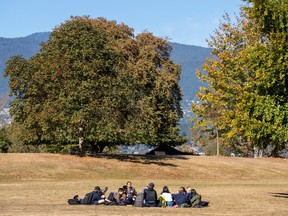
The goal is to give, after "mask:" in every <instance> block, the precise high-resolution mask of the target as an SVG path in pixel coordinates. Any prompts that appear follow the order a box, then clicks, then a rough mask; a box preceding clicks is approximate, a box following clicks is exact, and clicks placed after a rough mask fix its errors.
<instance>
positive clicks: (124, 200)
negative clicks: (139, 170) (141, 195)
mask: <svg viewBox="0 0 288 216" xmlns="http://www.w3.org/2000/svg"><path fill="white" fill-rule="evenodd" d="M118 205H120V206H126V205H133V199H132V197H131V196H128V195H127V193H125V192H124V193H123V194H122V196H121V197H120V199H119V201H118Z"/></svg>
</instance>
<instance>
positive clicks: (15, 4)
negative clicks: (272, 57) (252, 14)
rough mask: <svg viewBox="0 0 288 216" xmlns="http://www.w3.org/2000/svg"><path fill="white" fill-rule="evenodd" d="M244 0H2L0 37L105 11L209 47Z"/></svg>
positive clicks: (133, 24)
mask: <svg viewBox="0 0 288 216" xmlns="http://www.w3.org/2000/svg"><path fill="white" fill-rule="evenodd" d="M242 4H244V3H243V2H242V0H0V37H6V38H13V37H24V36H27V35H30V34H32V33H35V32H47V31H52V30H53V28H54V27H56V26H58V25H60V24H61V23H63V22H65V21H66V20H68V19H69V18H70V16H83V15H89V16H90V17H91V18H97V17H105V18H106V19H108V20H116V21H117V22H118V23H121V22H123V23H125V24H127V25H128V26H129V27H132V28H134V30H135V33H136V34H138V33H141V32H143V31H145V30H147V31H150V32H153V34H154V35H155V36H159V37H168V38H169V40H170V41H173V42H178V43H182V44H189V45H198V46H203V47H207V43H206V42H205V39H207V38H209V35H211V34H213V31H214V30H215V28H217V27H218V26H219V20H222V16H223V14H224V13H225V12H227V13H228V14H229V15H231V17H234V13H236V14H237V15H238V14H239V8H240V5H242Z"/></svg>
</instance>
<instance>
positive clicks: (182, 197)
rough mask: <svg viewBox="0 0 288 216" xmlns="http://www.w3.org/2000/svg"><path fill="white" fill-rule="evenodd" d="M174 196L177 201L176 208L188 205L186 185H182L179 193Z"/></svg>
mask: <svg viewBox="0 0 288 216" xmlns="http://www.w3.org/2000/svg"><path fill="white" fill-rule="evenodd" d="M172 198H173V200H174V202H175V206H174V207H176V208H178V207H180V208H184V207H187V206H188V205H187V198H186V190H185V188H184V187H180V188H179V190H178V193H177V194H172Z"/></svg>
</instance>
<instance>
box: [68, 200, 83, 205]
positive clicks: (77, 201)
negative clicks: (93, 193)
mask: <svg viewBox="0 0 288 216" xmlns="http://www.w3.org/2000/svg"><path fill="white" fill-rule="evenodd" d="M67 202H68V204H69V205H79V204H81V203H80V202H79V200H75V199H68V201H67Z"/></svg>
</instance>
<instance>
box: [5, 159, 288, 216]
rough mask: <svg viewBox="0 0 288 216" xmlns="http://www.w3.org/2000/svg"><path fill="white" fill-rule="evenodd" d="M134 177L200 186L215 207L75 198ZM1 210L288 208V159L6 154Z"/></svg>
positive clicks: (235, 211)
mask: <svg viewBox="0 0 288 216" xmlns="http://www.w3.org/2000/svg"><path fill="white" fill-rule="evenodd" d="M127 180H131V181H132V183H133V185H134V186H135V187H136V189H138V190H141V189H142V188H143V187H144V186H145V185H146V184H147V183H148V182H151V181H152V182H154V183H155V186H156V190H157V191H158V192H160V191H161V189H162V187H163V186H164V185H168V186H169V188H170V189H171V191H172V192H176V190H177V188H178V187H179V186H191V187H194V188H196V189H197V191H198V192H199V193H200V194H201V195H202V197H203V200H207V201H210V206H209V207H208V208H202V209H164V208H135V207H114V206H69V205H68V204H67V199H68V198H71V197H73V195H75V194H79V195H81V196H82V195H84V194H85V193H86V192H89V191H90V190H91V189H92V188H93V187H94V186H95V185H100V186H102V187H103V186H108V187H109V191H116V190H117V188H118V187H120V186H122V185H124V184H125V183H126V181H127ZM0 191H1V192H0V195H1V196H0V205H1V207H0V215H40V216H42V215H121V216H122V215H129V216H130V215H261V216H263V215H288V160H285V159H273V158H263V159H259V158H258V159H253V158H230V157H196V156H164V157H163V156H161V157H155V156H150V157H141V156H107V155H102V156H98V157H83V158H79V157H76V156H70V155H57V154H0Z"/></svg>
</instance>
